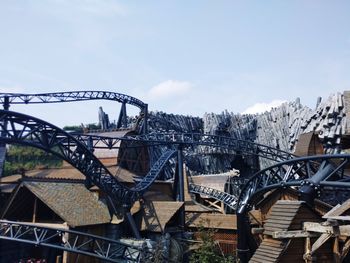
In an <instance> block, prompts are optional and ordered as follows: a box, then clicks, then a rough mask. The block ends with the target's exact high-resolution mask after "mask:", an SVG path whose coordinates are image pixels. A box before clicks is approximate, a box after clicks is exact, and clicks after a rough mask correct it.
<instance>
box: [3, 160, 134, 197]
mask: <svg viewBox="0 0 350 263" xmlns="http://www.w3.org/2000/svg"><path fill="white" fill-rule="evenodd" d="M107 168H108V170H109V171H110V172H111V174H113V175H115V176H116V177H117V178H118V180H119V181H121V182H125V183H133V182H134V177H135V174H133V173H132V172H130V171H128V170H125V169H123V168H121V167H119V166H116V165H113V166H108V167H107ZM25 177H30V178H41V179H53V180H55V179H57V180H81V181H83V180H85V176H84V175H83V174H82V173H81V172H80V171H79V170H77V169H76V168H74V167H72V166H71V165H65V166H64V167H61V168H49V169H36V170H32V171H28V172H26V174H25ZM21 178H22V176H21V175H20V174H14V175H10V176H6V177H2V178H0V191H1V192H12V190H13V189H14V188H15V186H16V183H17V182H18V180H20V179H21ZM11 183H13V184H11Z"/></svg>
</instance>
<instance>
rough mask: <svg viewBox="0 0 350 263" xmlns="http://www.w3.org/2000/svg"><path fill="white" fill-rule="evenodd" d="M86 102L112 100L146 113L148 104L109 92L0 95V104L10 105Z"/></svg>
mask: <svg viewBox="0 0 350 263" xmlns="http://www.w3.org/2000/svg"><path fill="white" fill-rule="evenodd" d="M86 100H112V101H117V102H120V103H127V104H130V105H133V106H136V107H138V108H140V109H141V110H142V111H144V110H145V109H146V108H147V104H146V103H144V102H142V101H141V100H139V99H137V98H134V97H132V96H129V95H126V94H122V93H116V92H109V91H91V90H89V91H69V92H52V93H37V94H24V93H0V103H3V104H4V103H9V104H39V103H59V102H73V101H86Z"/></svg>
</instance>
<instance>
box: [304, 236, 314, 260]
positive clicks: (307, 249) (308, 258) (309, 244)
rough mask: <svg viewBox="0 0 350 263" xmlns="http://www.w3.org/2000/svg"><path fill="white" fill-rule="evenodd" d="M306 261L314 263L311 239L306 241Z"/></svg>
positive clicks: (308, 238)
mask: <svg viewBox="0 0 350 263" xmlns="http://www.w3.org/2000/svg"><path fill="white" fill-rule="evenodd" d="M304 251H305V253H304V255H303V258H304V261H305V263H312V256H311V239H310V237H307V238H306V239H305V245H304Z"/></svg>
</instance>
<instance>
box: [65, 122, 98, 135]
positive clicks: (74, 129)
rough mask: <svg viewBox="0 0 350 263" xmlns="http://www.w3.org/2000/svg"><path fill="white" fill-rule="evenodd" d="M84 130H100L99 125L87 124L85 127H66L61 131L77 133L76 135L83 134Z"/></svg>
mask: <svg viewBox="0 0 350 263" xmlns="http://www.w3.org/2000/svg"><path fill="white" fill-rule="evenodd" d="M84 129H87V130H100V129H101V125H99V124H95V123H89V124H86V125H83V124H82V125H67V126H64V127H63V130H65V131H70V132H78V133H83V132H84Z"/></svg>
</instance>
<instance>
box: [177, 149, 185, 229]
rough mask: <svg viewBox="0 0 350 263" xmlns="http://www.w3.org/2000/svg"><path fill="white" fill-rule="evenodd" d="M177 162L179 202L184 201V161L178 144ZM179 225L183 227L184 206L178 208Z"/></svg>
mask: <svg viewBox="0 0 350 263" xmlns="http://www.w3.org/2000/svg"><path fill="white" fill-rule="evenodd" d="M177 164H178V182H179V184H178V186H179V200H178V201H180V202H185V182H184V172H183V170H184V163H183V153H182V147H181V146H179V147H178V149H177ZM179 211H180V227H181V228H182V229H184V228H185V207H184V206H182V207H181V208H180V210H179Z"/></svg>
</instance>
